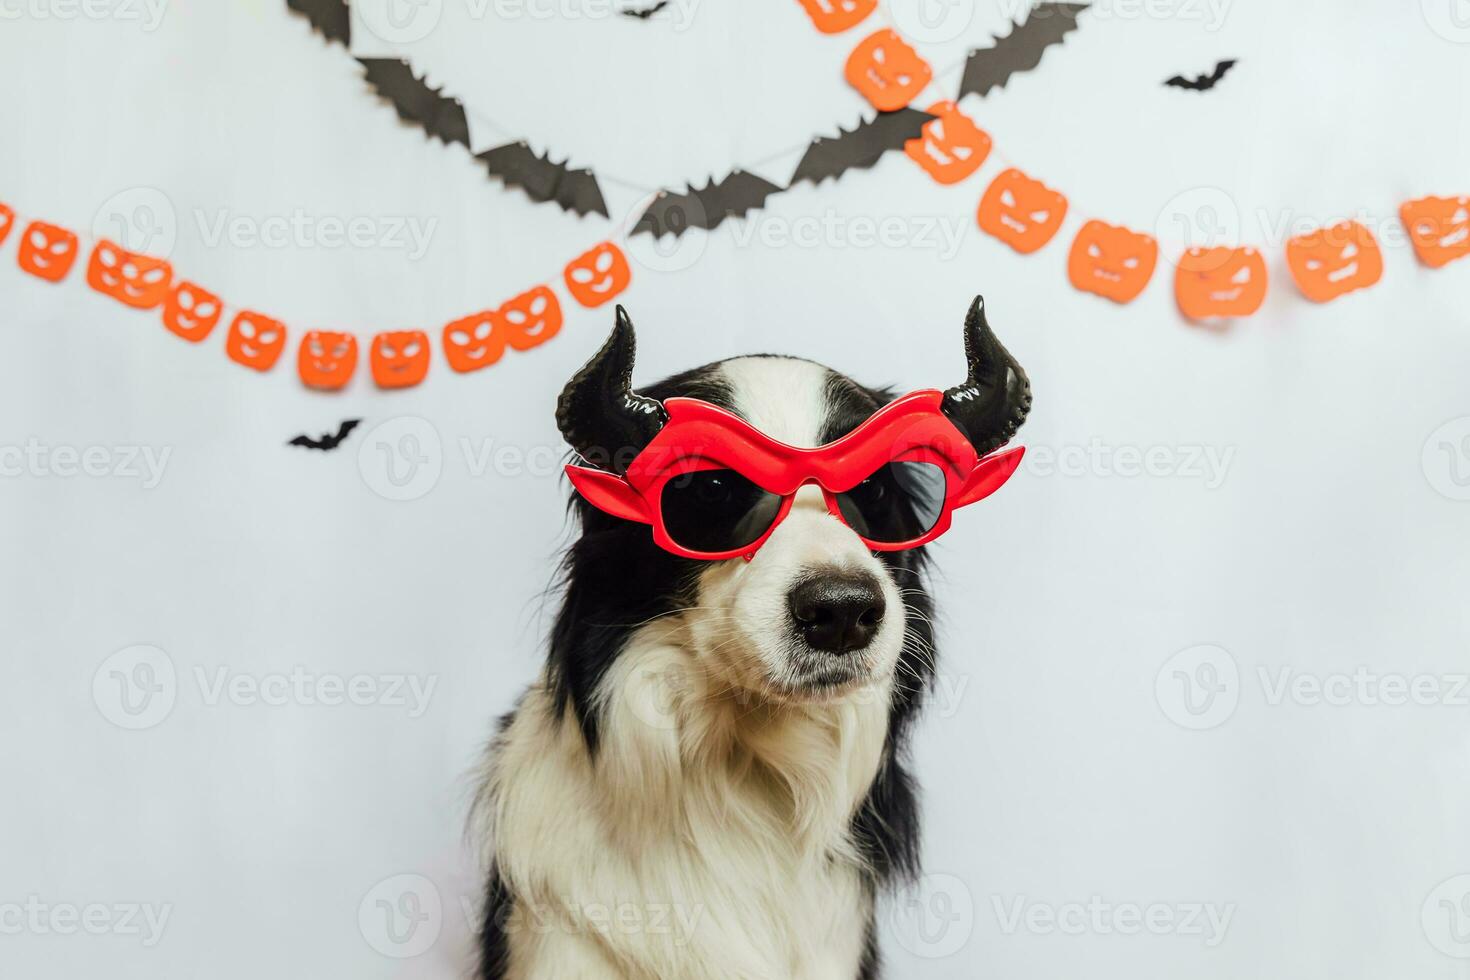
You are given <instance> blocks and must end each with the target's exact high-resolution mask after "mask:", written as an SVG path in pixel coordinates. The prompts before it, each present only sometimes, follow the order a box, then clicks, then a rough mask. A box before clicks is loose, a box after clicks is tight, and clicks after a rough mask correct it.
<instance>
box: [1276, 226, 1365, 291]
mask: <svg viewBox="0 0 1470 980" xmlns="http://www.w3.org/2000/svg"><path fill="white" fill-rule="evenodd" d="M1286 265H1287V268H1289V269H1291V277H1292V278H1293V279H1294V280H1296V285H1297V288H1298V289H1300V290H1301V291H1302V295H1303V296H1305V297H1306V298H1307V299H1309V300H1311V301H1312V302H1314V303H1325V302H1327V301H1328V300H1332V299H1336V298H1337V297H1339V296H1342V295H1343V294H1345V293H1350V292H1352V291H1353V290H1355V289H1366V288H1367V287H1369V286H1371V285H1373V284H1374V283H1376V282H1377V281H1378V280H1379V279H1380V278H1382V276H1383V251H1382V250H1381V249H1380V248H1379V247H1378V240H1377V239H1376V238H1374V237H1373V233H1372V232H1371V231H1369V230H1368V229H1367V228H1364V227H1363V226H1362V225H1360V224H1358V223H1357V222H1356V221H1343V222H1341V223H1339V224H1335V225H1333V226H1332V227H1330V228H1319V229H1318V230H1317V231H1314V232H1310V233H1308V234H1305V235H1297V236H1296V237H1295V238H1290V239H1287V242H1286Z"/></svg>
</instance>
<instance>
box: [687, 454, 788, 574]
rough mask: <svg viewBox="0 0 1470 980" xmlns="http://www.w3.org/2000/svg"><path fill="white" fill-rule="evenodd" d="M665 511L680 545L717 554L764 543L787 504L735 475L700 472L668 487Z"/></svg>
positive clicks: (730, 472)
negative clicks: (760, 541) (766, 535)
mask: <svg viewBox="0 0 1470 980" xmlns="http://www.w3.org/2000/svg"><path fill="white" fill-rule="evenodd" d="M659 506H660V508H661V510H662V512H663V519H664V529H665V530H666V531H668V532H669V537H670V538H672V539H673V540H674V543H675V544H677V545H679V546H680V547H681V548H688V549H689V550H690V551H702V552H707V553H710V554H715V553H718V552H722V551H735V550H737V549H739V548H744V547H745V546H746V545H749V544H754V543H755V542H756V541H758V540H759V539H760V536H761V535H762V534H765V533H766V532H767V531H768V530H770V528H771V525H772V524H773V523H774V522H775V520H776V514H777V512H778V511H780V509H781V498H780V497H778V496H777V495H776V494H774V493H769V492H767V491H765V490H762V489H761V488H760V487H758V486H756V485H755V484H754V483H751V482H750V481H749V480H747V479H746V478H745V477H743V476H741V475H740V474H739V473H736V472H735V471H734V470H698V471H696V472H694V473H685V474H682V475H680V476H676V477H674V478H673V479H672V480H670V481H669V482H668V483H666V484H664V489H663V494H662V496H661V497H660V501H659Z"/></svg>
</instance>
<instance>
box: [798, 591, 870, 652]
mask: <svg viewBox="0 0 1470 980" xmlns="http://www.w3.org/2000/svg"><path fill="white" fill-rule="evenodd" d="M789 600H790V604H791V615H792V617H793V618H794V619H795V620H796V631H797V632H798V633H800V634H801V636H802V638H803V639H805V640H806V642H807V643H809V644H810V645H811V646H812V647H814V648H815V649H817V650H824V651H826V652H827V653H837V654H843V653H849V652H851V651H853V650H861V649H862V648H863V647H865V646H867V645H868V641H869V640H871V639H872V638H873V634H874V633H876V632H878V626H879V625H880V624H881V623H882V622H883V613H884V611H885V605H886V604H885V603H884V601H883V593H882V591H880V590H879V588H878V583H877V582H875V581H874V580H873V579H872V578H871V577H870V576H866V575H864V576H861V577H858V576H850V577H831V576H826V577H823V578H811V579H807V580H806V581H804V582H801V583H800V584H798V585H797V586H796V587H795V588H794V589H792V590H791V595H790V597H789Z"/></svg>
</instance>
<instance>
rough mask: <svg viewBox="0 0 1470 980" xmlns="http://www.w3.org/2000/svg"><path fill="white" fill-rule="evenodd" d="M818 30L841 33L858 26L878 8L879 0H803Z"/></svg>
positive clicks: (803, 7) (804, 8)
mask: <svg viewBox="0 0 1470 980" xmlns="http://www.w3.org/2000/svg"><path fill="white" fill-rule="evenodd" d="M801 6H802V9H803V10H805V11H806V14H807V16H808V17H810V18H811V19H812V23H813V24H815V25H816V27H817V30H819V31H821V32H822V33H823V34H840V33H842V32H843V31H845V30H847V29H848V28H850V27H856V26H857V25H858V24H860V23H862V22H863V21H864V20H866V19H867V17H868V15H869V14H871V13H872V12H873V11H874V10H876V9H877V8H878V0H801Z"/></svg>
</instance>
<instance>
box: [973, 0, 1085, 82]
mask: <svg viewBox="0 0 1470 980" xmlns="http://www.w3.org/2000/svg"><path fill="white" fill-rule="evenodd" d="M1086 9H1087V4H1085V3H1038V4H1037V5H1036V6H1035V7H1033V8H1032V10H1031V13H1030V14H1029V15H1027V17H1026V20H1025V22H1024V23H1020V24H1017V25H1016V26H1015V28H1014V29H1012V31H1011V33H1009V34H1007V35H1006V36H1005V37H996V39H995V44H993V45H991V46H990V47H988V48H976V49H975V50H973V51H971V52H970V56H969V57H968V58H966V59H965V76H964V78H962V79H960V93H959V94H960V95H965V94H966V93H968V92H974V93H975V94H976V95H986V94H988V93H989V92H990V91H991V90H992V89H997V88H1001V87H1003V86H1004V85H1005V83H1006V82H1008V81H1010V78H1011V76H1012V75H1017V74H1020V73H1021V72H1023V71H1030V70H1031V69H1033V68H1035V67H1036V66H1037V65H1039V64H1041V56H1042V55H1044V54H1045V53H1046V49H1047V48H1049V47H1051V46H1052V45H1054V44H1061V43H1062V41H1063V39H1064V38H1066V36H1067V35H1068V34H1070V33H1071V32H1072V31H1075V30H1076V29H1077V15H1078V14H1080V13H1081V12H1082V11H1084V10H1086Z"/></svg>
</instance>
